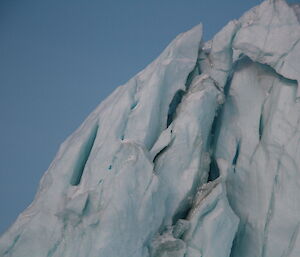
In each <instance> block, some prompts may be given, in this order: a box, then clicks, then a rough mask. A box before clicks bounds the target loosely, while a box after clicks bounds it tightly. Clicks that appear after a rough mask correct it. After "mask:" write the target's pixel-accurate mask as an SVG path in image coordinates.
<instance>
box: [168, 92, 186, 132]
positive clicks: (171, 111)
mask: <svg viewBox="0 0 300 257" xmlns="http://www.w3.org/2000/svg"><path fill="white" fill-rule="evenodd" d="M184 94H185V91H183V90H182V89H179V90H178V91H177V92H176V93H175V95H174V97H173V99H172V101H171V103H170V104H169V110H168V118H167V127H169V126H170V124H171V123H172V121H173V120H174V118H175V114H176V109H177V106H178V105H179V104H180V103H181V100H182V97H183V96H184Z"/></svg>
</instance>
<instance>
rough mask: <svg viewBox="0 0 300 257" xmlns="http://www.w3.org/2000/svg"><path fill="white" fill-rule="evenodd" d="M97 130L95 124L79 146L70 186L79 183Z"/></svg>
mask: <svg viewBox="0 0 300 257" xmlns="http://www.w3.org/2000/svg"><path fill="white" fill-rule="evenodd" d="M97 132H98V125H96V126H95V127H94V128H93V129H92V131H91V132H90V135H89V137H88V139H87V140H86V142H85V143H84V144H83V145H82V146H81V149H80V151H79V157H78V159H77V162H76V164H75V167H74V170H73V175H72V177H71V181H70V184H71V185H72V186H77V185H79V184H80V181H81V178H82V175H83V171H84V168H85V165H86V163H87V161H88V159H89V156H90V153H91V151H92V148H93V145H94V142H95V139H96V136H97Z"/></svg>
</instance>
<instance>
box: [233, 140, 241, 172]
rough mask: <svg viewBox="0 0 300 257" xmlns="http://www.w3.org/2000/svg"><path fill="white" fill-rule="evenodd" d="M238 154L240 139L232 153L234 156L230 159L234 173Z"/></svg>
mask: <svg viewBox="0 0 300 257" xmlns="http://www.w3.org/2000/svg"><path fill="white" fill-rule="evenodd" d="M239 155H240V141H239V142H238V143H237V145H236V150H235V154H234V157H233V159H232V166H233V169H234V170H233V172H234V173H235V167H236V164H237V162H238V159H239Z"/></svg>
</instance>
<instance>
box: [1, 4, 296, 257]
mask: <svg viewBox="0 0 300 257" xmlns="http://www.w3.org/2000/svg"><path fill="white" fill-rule="evenodd" d="M299 20H300V5H299V4H291V5H289V4H288V3H286V2H285V1H284V0H266V1H264V2H262V3H261V4H260V5H259V6H256V7H254V8H253V9H251V10H249V11H248V12H246V13H245V14H244V15H243V16H242V17H241V18H240V19H238V20H233V21H231V22H229V23H228V24H227V25H226V26H225V27H224V28H223V29H222V30H221V31H220V32H218V33H217V34H216V35H215V36H214V37H213V39H212V40H210V41H208V42H204V41H203V39H202V25H201V24H200V25H198V26H196V27H194V28H192V29H191V30H190V31H187V32H185V33H182V34H180V35H179V36H177V37H176V38H175V39H174V40H173V41H172V42H171V43H170V45H169V46H168V47H167V48H166V49H165V50H164V51H163V53H162V54H161V55H160V56H159V57H158V58H157V59H156V60H154V61H153V62H152V63H151V64H150V65H149V66H148V67H146V68H145V69H144V70H143V71H141V72H140V73H138V74H137V75H136V76H135V77H133V78H132V79H130V80H129V81H128V82H127V83H126V84H125V85H123V86H120V87H119V88H117V89H116V90H115V91H114V92H113V93H112V94H111V95H110V96H109V97H108V98H107V99H106V100H105V101H103V102H102V103H101V104H100V105H99V106H98V107H97V108H96V109H95V110H94V111H93V112H92V113H91V114H90V115H89V116H88V117H87V119H86V120H85V121H84V122H83V124H82V125H81V126H80V127H79V128H78V129H77V130H76V131H75V132H74V133H73V134H72V135H71V136H70V137H69V138H68V139H67V140H66V141H65V142H64V143H63V144H62V145H61V147H60V149H59V151H58V153H57V155H56V157H55V159H54V160H53V162H52V163H51V165H50V167H49V169H48V171H47V172H46V173H45V174H44V176H43V178H42V180H41V182H40V185H39V189H38V191H37V194H36V196H35V199H34V201H33V202H32V204H31V205H30V206H29V207H28V208H27V209H26V210H25V211H24V212H23V213H21V214H20V215H19V217H18V218H17V220H16V221H15V223H14V224H13V225H12V226H11V227H10V228H9V229H8V230H7V231H6V233H4V234H3V235H2V236H1V238H0V256H1V257H299V256H300V238H299V237H298V234H299V229H300V124H299V123H300V89H299V87H298V84H299V81H300V43H299V42H300V24H299Z"/></svg>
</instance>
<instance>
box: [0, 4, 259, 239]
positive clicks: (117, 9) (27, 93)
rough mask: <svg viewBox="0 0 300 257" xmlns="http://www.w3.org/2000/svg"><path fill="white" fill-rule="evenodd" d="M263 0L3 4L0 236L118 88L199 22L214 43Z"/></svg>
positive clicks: (0, 24) (0, 25)
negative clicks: (63, 147)
mask: <svg viewBox="0 0 300 257" xmlns="http://www.w3.org/2000/svg"><path fill="white" fill-rule="evenodd" d="M260 2H261V1H258V0H251V1H242V0H226V1H221V0H163V1H161V0H160V1H159V0H152V1H146V0H129V1H124V0H1V1H0V35H1V40H0V143H1V148H0V163H1V165H0V205H1V211H0V234H1V233H2V232H4V231H5V230H6V229H7V228H8V226H9V225H10V224H11V223H12V222H13V221H14V220H15V219H16V217H17V215H18V214H19V213H20V212H21V211H22V210H23V209H24V208H26V206H28V205H29V204H30V202H31V201H32V199H33V197H34V194H35V192H36V189H37V186H38V182H39V180H40V178H41V176H42V174H43V173H44V172H45V171H46V170H47V167H48V166H49V164H50V162H51V161H52V159H53V158H54V156H55V153H56V151H57V150H58V147H59V145H60V144H61V143H62V142H63V141H64V139H65V138H66V137H67V136H68V135H70V134H71V133H72V131H74V130H75V129H76V128H77V127H78V126H79V125H80V123H81V122H82V121H83V120H84V118H85V117H86V116H87V115H88V114H89V113H90V112H91V111H92V110H93V109H94V108H95V107H96V106H97V105H98V104H99V103H100V102H101V101H102V100H103V99H104V98H105V97H106V96H108V95H109V94H110V93H111V92H112V91H113V90H114V89H115V88H116V87H117V86H118V85H121V84H123V83H125V82H126V81H127V80H128V79H129V78H130V77H132V76H133V75H135V74H136V73H137V72H139V71H140V70H141V69H143V68H144V67H145V66H146V65H147V64H148V63H150V62H151V61H152V60H153V59H154V58H155V57H157V56H158V55H159V53H160V52H161V51H162V50H163V49H164V48H165V47H166V46H167V44H168V43H169V42H170V41H171V40H172V39H173V38H174V37H175V36H176V35H177V34H179V33H181V32H183V31H186V30H188V29H190V28H191V27H193V26H194V25H196V24H199V23H200V22H202V23H203V25H204V37H205V39H206V40H207V39H210V38H211V37H212V36H213V35H214V34H215V33H216V32H217V31H218V30H220V29H221V28H222V27H223V26H224V25H225V24H226V23H227V22H228V21H229V20H231V19H234V18H238V17H239V16H240V15H242V14H243V12H245V11H246V10H248V9H249V8H250V7H252V6H254V5H256V4H258V3H260Z"/></svg>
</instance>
